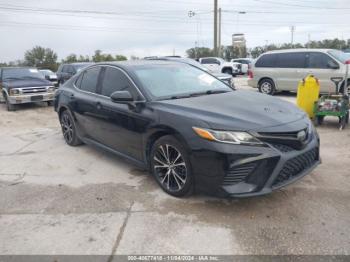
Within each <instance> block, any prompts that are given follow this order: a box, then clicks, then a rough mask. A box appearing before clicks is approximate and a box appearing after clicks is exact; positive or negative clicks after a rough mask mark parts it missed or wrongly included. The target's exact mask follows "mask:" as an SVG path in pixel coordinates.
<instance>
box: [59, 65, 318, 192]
mask: <svg viewBox="0 0 350 262" xmlns="http://www.w3.org/2000/svg"><path fill="white" fill-rule="evenodd" d="M55 110H56V111H57V113H58V116H59V120H60V123H61V126H62V132H63V136H64V139H65V141H66V142H67V144H69V145H71V146H76V145H78V144H81V143H86V144H91V145H95V146H98V147H101V148H103V149H106V150H108V151H111V152H113V153H115V154H117V155H119V156H122V157H125V158H126V159H128V160H131V161H132V162H133V163H135V164H137V165H139V166H140V167H143V168H147V169H149V170H150V172H151V173H152V174H153V176H154V177H155V179H156V181H157V183H158V184H159V185H160V187H161V188H162V189H163V190H164V191H165V192H167V193H169V194H171V195H173V196H184V195H187V194H190V193H192V192H194V190H196V191H202V192H206V193H209V194H215V195H218V196H231V197H233V196H235V197H241V196H253V195H260V194H266V193H270V192H271V191H272V190H274V189H278V188H280V187H283V186H285V185H288V184H290V183H292V182H294V181H296V180H298V179H299V178H301V177H303V176H304V175H306V174H308V173H309V172H310V171H311V170H312V169H314V168H315V167H316V166H317V165H318V164H319V163H320V159H319V137H318V134H317V132H316V130H315V129H314V127H313V125H312V123H311V122H310V120H309V119H308V118H307V116H306V115H305V113H303V112H302V111H301V110H299V109H298V108H297V107H295V106H294V105H292V104H290V103H288V102H284V101H282V100H280V99H278V98H274V97H270V96H266V95H263V94H258V93H255V92H249V91H236V90H232V89H231V88H230V87H228V86H227V85H225V84H224V83H222V82H221V81H219V80H217V79H216V78H215V77H213V76H211V75H210V74H207V73H206V72H204V71H202V70H200V69H198V68H196V67H194V66H191V65H188V64H183V63H176V62H171V61H136V62H119V63H101V64H96V65H93V66H90V67H88V68H86V69H84V70H82V72H80V73H79V74H77V75H75V76H73V77H72V78H71V79H70V80H69V81H68V82H67V83H66V84H65V85H63V86H62V88H60V89H59V90H58V91H57V92H56V98H55Z"/></svg>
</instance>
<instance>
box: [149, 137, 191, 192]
mask: <svg viewBox="0 0 350 262" xmlns="http://www.w3.org/2000/svg"><path fill="white" fill-rule="evenodd" d="M153 161H154V165H153V168H154V172H155V174H156V176H157V179H158V181H159V182H160V184H161V185H162V186H163V187H164V188H165V189H167V190H169V191H172V192H178V191H180V190H182V189H183V188H184V186H185V184H186V181H187V167H186V163H185V161H184V158H183V156H182V155H181V153H180V151H179V150H178V149H176V148H175V147H174V146H172V145H168V144H162V145H160V146H159V147H158V148H157V150H156V151H155V154H154V156H153Z"/></svg>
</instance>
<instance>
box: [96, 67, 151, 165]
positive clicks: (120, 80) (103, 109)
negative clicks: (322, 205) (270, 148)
mask: <svg viewBox="0 0 350 262" xmlns="http://www.w3.org/2000/svg"><path fill="white" fill-rule="evenodd" d="M115 91H129V92H130V93H131V94H132V96H133V98H134V100H135V101H137V100H143V98H142V95H141V94H140V92H139V91H138V90H137V88H136V87H135V85H134V84H133V83H132V81H130V79H129V77H128V76H127V75H126V73H124V72H123V71H121V70H120V69H118V68H117V67H112V66H106V67H105V68H104V72H103V74H102V77H101V84H100V87H99V91H98V92H99V94H100V96H99V98H98V111H97V114H98V118H97V119H98V120H97V122H98V123H97V125H96V127H95V128H96V129H97V130H95V133H96V134H97V136H96V137H95V139H96V140H97V141H98V142H100V143H102V144H104V145H105V146H108V147H110V148H112V149H114V150H116V151H118V152H120V153H123V154H125V155H128V156H130V157H132V158H135V159H137V160H141V161H142V160H143V150H142V149H143V140H142V137H143V134H144V133H145V132H146V128H147V126H148V125H149V124H150V123H151V121H152V115H153V114H151V112H149V111H147V109H144V108H134V107H132V106H130V105H128V104H125V103H115V102H113V101H112V100H111V99H110V95H111V94H112V93H113V92H115Z"/></svg>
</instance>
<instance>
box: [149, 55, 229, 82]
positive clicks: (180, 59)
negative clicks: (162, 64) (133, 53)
mask: <svg viewBox="0 0 350 262" xmlns="http://www.w3.org/2000/svg"><path fill="white" fill-rule="evenodd" d="M145 59H146V60H161V61H175V62H180V63H185V64H189V65H193V66H195V67H198V68H200V69H202V70H204V71H206V72H208V73H210V74H212V75H213V76H215V77H216V78H217V79H219V80H221V81H222V82H224V83H226V84H227V85H229V86H231V87H232V88H235V84H234V81H233V79H232V75H229V74H225V73H211V72H210V71H209V69H208V68H206V67H205V66H203V65H202V64H201V63H198V62H197V61H196V60H193V59H191V58H183V57H181V56H161V57H158V56H152V57H145Z"/></svg>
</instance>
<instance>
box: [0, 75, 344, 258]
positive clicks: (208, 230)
mask: <svg viewBox="0 0 350 262" xmlns="http://www.w3.org/2000/svg"><path fill="white" fill-rule="evenodd" d="M235 82H236V85H237V87H238V88H242V89H248V90H251V91H254V90H253V89H251V88H249V87H247V85H246V79H245V78H236V79H235ZM278 97H279V98H281V99H286V100H288V101H291V102H294V101H295V96H293V95H290V94H283V95H278ZM0 130H1V136H0V254H5V255H6V254H22V255H25V254H103V255H110V254H207V255H208V254H228V255H230V254H242V255H245V254H332V255H333V254H350V238H349V235H350V190H349V188H350V170H349V162H350V150H349V149H350V129H346V130H343V131H339V130H338V129H337V120H336V119H330V120H329V121H326V123H325V125H324V126H322V127H319V128H318V131H319V134H320V137H321V157H322V161H323V163H322V165H320V166H319V167H318V168H317V169H315V170H314V171H313V172H312V173H311V174H310V175H308V176H306V177H305V178H303V179H302V180H301V181H299V182H297V183H295V184H293V185H291V186H289V187H287V188H283V189H281V190H278V191H276V192H274V193H272V194H270V195H267V196H262V197H255V198H247V199H231V200H224V199H217V198H211V197H207V196H202V195H195V196H191V197H189V198H185V199H176V198H173V197H170V196H168V195H166V194H165V193H163V192H162V191H161V190H160V189H159V187H158V186H157V185H156V183H155V181H154V180H153V179H152V177H151V176H149V175H148V173H147V172H145V171H142V170H138V169H136V168H135V167H134V166H132V165H130V164H128V163H127V162H125V161H124V160H122V159H120V158H118V157H116V156H114V155H111V154H109V153H106V152H103V151H101V150H97V149H95V148H92V147H89V146H79V147H76V148H73V147H69V146H67V145H66V144H65V142H64V140H63V138H62V135H61V132H60V127H59V124H58V120H57V116H56V114H55V112H54V111H53V109H52V108H51V107H47V106H46V105H26V106H23V107H21V109H20V110H18V111H16V112H7V111H6V110H5V105H3V104H0Z"/></svg>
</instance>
